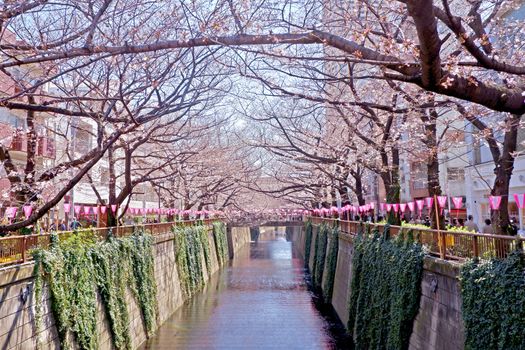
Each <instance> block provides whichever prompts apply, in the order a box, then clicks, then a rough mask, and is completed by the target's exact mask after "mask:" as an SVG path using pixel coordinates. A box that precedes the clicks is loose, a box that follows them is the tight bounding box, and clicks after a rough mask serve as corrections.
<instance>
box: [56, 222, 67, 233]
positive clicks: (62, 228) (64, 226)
mask: <svg viewBox="0 0 525 350" xmlns="http://www.w3.org/2000/svg"><path fill="white" fill-rule="evenodd" d="M66 229H67V226H66V219H62V221H60V224H58V230H59V231H65V230H66Z"/></svg>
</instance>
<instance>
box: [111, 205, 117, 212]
mask: <svg viewBox="0 0 525 350" xmlns="http://www.w3.org/2000/svg"><path fill="white" fill-rule="evenodd" d="M111 211H112V212H113V214H115V213H116V211H117V205H116V204H111Z"/></svg>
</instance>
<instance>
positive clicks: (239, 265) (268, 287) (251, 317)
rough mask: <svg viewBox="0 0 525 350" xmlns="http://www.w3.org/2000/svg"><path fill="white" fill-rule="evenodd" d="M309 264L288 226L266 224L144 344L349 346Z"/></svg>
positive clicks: (160, 346)
mask: <svg viewBox="0 0 525 350" xmlns="http://www.w3.org/2000/svg"><path fill="white" fill-rule="evenodd" d="M303 266H304V263H303V260H302V259H300V258H299V257H298V255H296V253H295V251H294V249H293V247H292V243H291V242H287V241H286V239H285V235H284V231H282V232H279V231H273V229H272V230H271V231H269V230H267V231H264V230H263V231H262V232H261V235H260V236H259V240H258V241H257V242H252V243H250V245H249V246H246V247H244V248H243V249H242V250H241V251H239V252H238V253H237V254H236V256H235V258H234V259H233V260H232V261H231V262H230V265H229V266H227V267H225V268H224V269H222V270H221V271H219V272H217V273H216V274H215V275H214V276H213V277H212V279H211V280H210V281H209V283H208V284H207V286H206V287H205V288H204V289H203V291H202V292H201V293H199V294H197V295H196V296H195V297H194V298H192V300H190V301H188V302H187V303H185V304H184V305H183V306H182V307H180V308H179V309H178V310H177V311H176V312H175V313H174V314H173V316H172V317H171V318H170V319H168V320H167V321H166V322H165V323H164V324H163V325H162V326H161V327H160V329H159V330H158V331H157V334H156V335H155V336H154V337H153V338H151V339H149V340H148V341H147V343H146V344H145V345H144V346H143V349H345V348H349V344H350V341H349V339H347V337H345V335H344V329H343V327H342V325H341V324H340V323H339V322H338V321H337V319H336V318H334V317H333V314H332V312H331V310H328V311H326V310H323V309H322V308H321V307H319V306H318V305H317V303H316V300H317V298H316V296H315V295H314V294H313V293H312V292H311V291H310V290H309V288H308V283H307V279H308V275H307V271H306V270H305V269H304V268H303ZM159 307H162V305H160V306H159Z"/></svg>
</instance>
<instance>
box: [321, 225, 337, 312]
mask: <svg viewBox="0 0 525 350" xmlns="http://www.w3.org/2000/svg"><path fill="white" fill-rule="evenodd" d="M328 235H329V242H330V244H329V246H328V252H327V253H326V276H325V279H324V283H323V299H324V302H325V303H327V304H328V303H330V302H331V301H332V293H333V291H334V281H335V269H336V267H337V253H338V252H339V227H337V226H334V227H333V228H332V229H331V230H330V231H328Z"/></svg>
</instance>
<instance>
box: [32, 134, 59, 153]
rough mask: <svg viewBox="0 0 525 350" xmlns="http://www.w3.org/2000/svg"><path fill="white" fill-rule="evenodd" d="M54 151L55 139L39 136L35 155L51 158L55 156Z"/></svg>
mask: <svg viewBox="0 0 525 350" xmlns="http://www.w3.org/2000/svg"><path fill="white" fill-rule="evenodd" d="M55 153H56V148H55V140H54V139H52V138H50V137H46V136H39V137H38V143H37V151H36V155H37V156H40V157H45V158H51V159H53V158H55Z"/></svg>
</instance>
